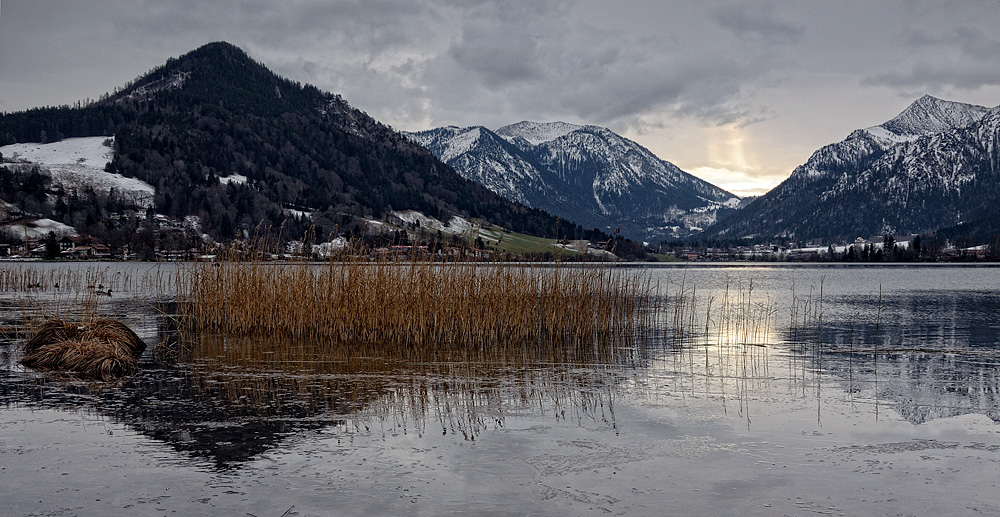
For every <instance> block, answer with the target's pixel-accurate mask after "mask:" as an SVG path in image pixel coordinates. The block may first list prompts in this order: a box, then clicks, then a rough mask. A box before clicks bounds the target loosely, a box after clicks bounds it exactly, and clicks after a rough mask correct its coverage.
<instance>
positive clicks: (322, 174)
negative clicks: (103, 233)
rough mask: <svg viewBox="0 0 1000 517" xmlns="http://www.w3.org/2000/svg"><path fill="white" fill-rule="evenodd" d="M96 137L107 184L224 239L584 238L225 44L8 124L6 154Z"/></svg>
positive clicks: (2, 119) (2, 123) (0, 129)
mask: <svg viewBox="0 0 1000 517" xmlns="http://www.w3.org/2000/svg"><path fill="white" fill-rule="evenodd" d="M100 135H105V136H109V137H111V136H113V137H114V151H115V152H114V158H113V160H112V161H111V163H110V165H109V166H108V170H109V171H110V172H115V173H119V174H122V175H124V176H126V177H129V178H136V179H139V180H142V181H144V182H146V183H148V184H149V185H152V186H153V187H155V197H154V206H155V210H156V212H158V213H162V214H165V215H168V216H172V217H177V218H181V217H184V216H191V215H193V216H198V217H199V218H200V221H201V226H202V229H203V230H204V231H205V232H207V233H209V234H211V235H212V236H213V237H215V238H216V239H218V240H227V239H230V238H233V237H235V236H236V235H237V234H238V233H240V231H241V230H243V231H252V230H253V229H254V228H259V227H263V228H267V227H271V228H273V229H274V231H277V229H278V228H281V227H282V225H284V229H283V232H284V233H285V235H286V236H301V235H302V234H303V233H304V232H305V231H306V230H307V229H308V228H310V227H314V228H315V231H316V233H317V234H318V235H324V234H325V233H327V232H332V231H334V230H339V231H341V232H343V231H344V230H346V229H348V228H351V227H355V226H358V225H361V224H363V221H364V220H365V219H384V218H385V217H387V216H388V215H389V214H390V213H392V212H393V211H398V210H417V211H419V212H422V213H424V214H427V215H428V216H431V217H437V218H446V217H447V216H449V215H460V216H463V217H465V218H468V219H473V218H480V219H483V220H485V221H488V222H490V223H493V224H497V225H499V226H503V227H506V228H509V229H511V230H514V231H519V232H524V233H530V234H533V235H542V236H553V237H555V236H560V237H570V238H573V237H583V236H584V233H586V232H584V231H583V229H581V228H580V227H578V226H576V225H573V224H570V223H568V222H566V221H564V220H562V221H561V220H558V219H556V218H555V217H552V216H550V215H548V214H546V213H544V212H542V211H540V210H535V209H530V208H526V207H524V206H522V205H519V204H516V203H513V202H510V201H508V200H505V199H503V198H501V197H500V196H498V195H496V194H494V193H492V192H490V191H489V190H487V189H486V188H484V187H482V186H480V185H478V184H476V183H474V182H471V181H468V180H466V179H464V178H462V177H461V176H459V175H458V174H456V173H455V172H454V171H453V170H452V169H451V168H450V167H448V166H447V165H445V164H443V163H441V162H440V161H439V160H438V159H437V158H435V157H434V156H433V155H432V154H431V153H429V152H428V151H427V150H425V149H423V148H422V147H420V146H418V145H415V144H413V143H412V142H410V141H409V140H408V139H407V138H405V137H403V136H402V135H401V134H400V133H398V132H396V131H394V130H393V129H391V128H389V127H388V126H385V125H383V124H381V123H379V122H377V121H375V120H374V119H372V118H371V117H369V116H368V115H367V114H365V113H363V112H361V111H358V110H356V109H354V108H352V107H351V106H349V105H348V104H347V102H346V101H344V100H343V99H342V98H340V97H339V96H338V95H334V94H331V93H327V92H322V91H320V90H319V89H317V88H316V87H314V86H311V85H304V86H303V85H300V84H298V83H295V82H293V81H290V80H287V79H284V78H281V77H279V76H277V75H276V74H274V73H273V72H271V71H270V70H268V69H267V68H266V67H264V66H263V65H261V64H260V63H257V62H255V61H254V60H252V59H251V58H250V57H248V56H247V55H246V54H245V53H244V52H243V51H242V50H240V49H239V48H237V47H235V46H233V45H231V44H228V43H224V42H217V43H210V44H208V45H205V46H203V47H200V48H198V49H196V50H194V51H192V52H189V53H187V54H185V55H183V56H181V57H179V58H175V59H170V60H168V61H167V62H166V64H165V65H163V66H161V67H158V68H156V69H154V70H152V71H151V72H149V73H147V74H145V75H143V76H142V77H140V78H138V79H136V80H135V81H133V82H132V83H130V84H128V85H126V86H125V87H123V88H122V89H120V90H119V91H116V92H115V93H114V94H112V95H108V96H106V97H104V98H102V99H100V100H99V101H97V102H94V103H91V104H88V105H85V106H76V107H57V108H38V109H33V110H28V111H25V112H19V113H10V114H3V115H0V145H3V144H11V143H15V142H46V141H53V140H59V139H63V138H69V137H84V136H100ZM290 209H294V210H290ZM303 213H305V214H308V215H306V216H303V215H302V214H303ZM262 223H263V224H262Z"/></svg>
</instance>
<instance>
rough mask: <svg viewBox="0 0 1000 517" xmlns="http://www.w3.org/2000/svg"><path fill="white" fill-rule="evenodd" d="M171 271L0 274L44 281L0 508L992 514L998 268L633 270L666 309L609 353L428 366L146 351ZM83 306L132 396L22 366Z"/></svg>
mask: <svg viewBox="0 0 1000 517" xmlns="http://www.w3.org/2000/svg"><path fill="white" fill-rule="evenodd" d="M3 265H4V266H7V265H8V264H3ZM178 267H185V266H175V265H170V264H165V265H155V264H141V263H137V264H128V263H123V264H117V263H116V264H94V263H90V264H78V265H77V264H65V263H38V264H16V265H14V264H10V265H9V267H6V268H4V267H0V269H7V270H11V269H15V270H17V271H19V272H21V273H23V272H24V271H28V270H31V271H36V272H37V275H38V276H37V278H42V279H46V282H45V285H44V286H43V287H41V288H35V289H15V288H14V287H12V285H11V284H9V283H4V282H6V281H5V280H4V279H3V278H0V284H2V285H0V326H2V328H4V329H5V334H4V337H3V339H2V341H0V479H2V480H3V482H2V484H0V513H3V514H5V515H20V514H31V515H74V514H80V515H95V514H126V513H127V514H171V513H175V514H185V515H216V514H241V515H243V514H246V515H256V516H264V515H274V516H278V515H383V514H395V515H401V514H406V515H440V514H445V513H461V514H488V515H506V514H509V515H524V514H532V515H567V514H573V515H581V514H595V515H604V514H611V515H665V514H666V515H787V514H823V515H859V514H892V515H928V514H949V515H956V514H998V513H1000V490H997V483H998V478H997V476H996V472H997V471H998V467H1000V433H998V431H1000V426H998V424H997V422H1000V410H998V407H1000V401H998V398H1000V354H998V352H1000V310H998V309H1000V275H998V273H1000V269H998V268H996V267H992V266H982V265H979V266H964V265H962V266H953V265H905V266H867V265H848V266H839V265H802V264H787V265H756V264H754V265H748V264H744V263H738V264H698V265H669V266H648V265H635V266H627V267H631V268H633V269H629V270H628V271H633V270H634V271H635V272H638V273H640V274H642V275H648V279H649V281H650V285H652V286H654V287H655V288H656V289H658V290H659V292H660V293H662V294H663V295H664V296H665V298H664V300H665V301H664V304H663V306H661V307H660V308H658V309H657V314H656V317H655V318H653V319H651V320H650V321H653V322H654V325H653V327H652V328H650V329H647V331H646V332H643V333H641V335H638V336H636V337H635V338H634V339H628V340H624V341H623V343H622V344H620V345H618V346H616V347H615V349H614V350H610V351H608V350H602V351H601V352H600V353H597V352H595V353H590V354H585V353H578V354H572V355H565V354H550V355H540V354H531V353H520V352H518V351H517V350H508V349H504V351H502V352H500V351H495V350H479V351H470V352H468V353H466V354H455V355H450V356H439V357H434V358H431V359H428V358H417V357H409V356H406V355H405V354H401V355H398V356H388V357H387V356H385V355H381V356H380V355H378V354H372V353H368V352H365V353H360V352H359V353H352V352H350V351H343V352H340V353H336V354H331V353H318V352H317V351H316V349H315V348H310V345H309V344H308V343H288V344H287V345H284V344H283V346H282V347H280V348H278V349H276V350H273V351H269V352H262V353H259V354H246V353H244V352H241V351H243V350H245V349H246V348H245V347H241V346H238V345H239V343H237V342H235V341H234V340H233V339H232V338H218V339H205V340H201V341H199V342H198V343H197V344H196V345H194V346H193V347H192V348H190V349H188V350H186V351H185V353H184V354H179V355H178V356H176V357H173V356H171V355H170V354H165V355H164V354H160V355H158V354H157V353H156V350H157V348H156V347H153V346H152V345H154V344H156V343H160V342H170V340H171V339H172V336H173V335H174V333H175V332H176V329H175V326H174V324H173V321H172V319H171V317H170V316H171V314H172V310H173V309H172V307H171V304H170V303H169V302H170V300H169V296H168V295H165V294H163V293H162V292H159V291H157V290H156V289H153V288H152V287H151V286H152V285H154V284H156V285H159V286H163V285H166V284H169V278H170V277H171V275H173V274H174V273H175V272H176V268H178ZM70 269H73V270H74V271H75V273H67V272H66V271H67V270H70ZM22 276H23V275H22ZM150 278H153V279H155V280H152V281H151V280H150ZM57 279H59V280H62V282H61V285H60V288H59V289H56V288H55V287H54V286H53V285H52V284H54V280H57ZM165 279H166V280H165ZM97 284H100V285H101V286H106V287H107V288H111V289H113V290H114V294H113V296H104V297H98V298H93V297H89V298H88V297H86V296H84V295H81V292H84V291H86V288H87V286H89V285H97ZM4 289H5V290H4ZM85 300H90V301H91V302H92V303H94V304H95V305H93V306H91V307H90V308H91V309H92V310H95V311H98V312H100V313H102V314H105V315H109V316H112V317H115V318H116V319H119V320H121V321H123V322H125V323H126V324H128V325H129V326H130V327H131V328H132V329H133V330H135V331H136V332H137V333H138V334H139V336H140V337H141V338H143V340H144V341H145V342H146V343H147V344H149V345H150V346H149V347H148V348H147V350H146V353H145V355H144V356H143V359H142V361H141V367H140V369H139V370H138V371H137V372H136V373H135V374H134V375H130V376H128V377H125V378H123V379H121V380H119V381H117V382H111V383H97V382H84V381H79V380H73V379H72V378H68V377H66V376H59V375H53V374H42V373H38V372H34V371H31V370H29V369H25V368H23V367H21V366H20V365H19V364H18V363H17V361H18V359H19V358H20V350H19V347H20V346H21V345H22V344H23V338H19V337H18V335H17V333H16V330H17V327H18V326H20V325H21V324H22V322H23V320H24V318H25V317H32V316H36V315H39V314H65V315H70V314H72V312H73V311H75V310H77V309H78V308H79V306H80V304H81V303H83V301H85Z"/></svg>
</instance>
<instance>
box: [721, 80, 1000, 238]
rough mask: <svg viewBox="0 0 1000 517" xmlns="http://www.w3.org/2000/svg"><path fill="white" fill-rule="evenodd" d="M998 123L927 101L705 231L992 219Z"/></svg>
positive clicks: (887, 229)
mask: <svg viewBox="0 0 1000 517" xmlns="http://www.w3.org/2000/svg"><path fill="white" fill-rule="evenodd" d="M998 119H1000V107H998V108H994V109H992V110H991V109H989V108H985V107H983V106H974V105H970V104H963V103H958V102H949V101H944V100H941V99H936V98H934V97H931V96H924V97H921V98H920V99H918V100H917V101H915V102H914V103H913V104H911V105H910V106H909V107H908V108H906V110H904V111H903V112H902V113H900V114H899V115H898V116H896V117H895V118H893V119H892V120H890V121H888V122H885V123H883V124H880V125H877V126H873V127H869V128H866V129H859V130H856V131H854V132H852V133H851V134H850V135H849V136H848V137H847V138H846V139H844V140H843V141H841V142H838V143H835V144H830V145H827V146H825V147H823V148H821V149H819V150H817V151H816V152H815V153H813V155H812V156H811V157H810V158H809V160H808V161H807V162H806V163H805V164H803V165H800V166H799V167H797V168H796V169H795V170H794V171H793V172H792V174H791V176H790V177H789V178H788V179H787V180H785V181H784V182H783V183H781V184H780V185H778V186H777V187H775V188H774V189H773V190H772V191H770V192H768V193H767V194H765V195H764V196H762V197H761V198H759V199H757V200H755V201H754V202H753V203H751V204H749V205H748V206H747V207H746V208H744V209H741V210H740V211H739V212H737V213H736V214H734V215H733V216H732V217H730V218H728V219H726V220H724V221H721V222H719V223H718V224H716V225H715V226H713V227H712V228H710V229H709V230H708V231H707V232H706V234H707V235H708V236H712V237H720V238H747V239H752V240H756V241H762V240H772V239H792V240H804V239H826V240H831V241H837V240H839V241H846V240H852V239H854V238H856V237H858V236H861V237H869V236H873V235H880V234H885V233H897V234H900V233H921V232H929V231H934V230H938V229H942V228H949V227H953V226H956V225H963V224H975V225H978V224H981V223H982V222H983V221H986V220H991V219H995V218H996V216H997V215H1000V214H998V211H997V210H998V209H997V207H998V206H1000V205H998V204H997V203H998V202H1000V170H998V168H997V165H998V162H1000V160H998V155H997V152H998V151H997V130H998V123H997V121H998ZM967 229H968V230H970V231H977V230H975V229H974V228H973V226H969V227H968V228H967Z"/></svg>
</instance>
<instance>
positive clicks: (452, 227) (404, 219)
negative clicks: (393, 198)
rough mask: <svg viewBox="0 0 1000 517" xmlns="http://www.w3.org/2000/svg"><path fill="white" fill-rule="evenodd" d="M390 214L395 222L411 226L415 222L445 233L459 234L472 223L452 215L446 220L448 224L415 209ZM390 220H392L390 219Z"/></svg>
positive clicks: (427, 228)
mask: <svg viewBox="0 0 1000 517" xmlns="http://www.w3.org/2000/svg"><path fill="white" fill-rule="evenodd" d="M392 216H393V217H394V218H395V219H397V221H395V222H397V223H399V222H401V223H402V224H403V225H406V226H412V225H413V224H414V223H416V224H417V225H418V226H419V227H420V228H422V229H424V230H431V231H438V232H441V233H443V234H447V235H461V234H463V233H466V232H468V231H469V230H471V229H472V223H470V222H469V221H468V220H466V219H465V218H463V217H459V216H453V217H452V218H451V219H449V220H448V224H445V223H443V222H441V221H439V220H438V219H435V218H433V217H430V216H426V215H424V214H423V213H421V212H418V211H416V210H400V211H397V212H393V213H392ZM390 222H393V221H392V220H390Z"/></svg>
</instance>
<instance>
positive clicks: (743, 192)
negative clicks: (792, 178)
mask: <svg viewBox="0 0 1000 517" xmlns="http://www.w3.org/2000/svg"><path fill="white" fill-rule="evenodd" d="M687 172H689V173H691V174H692V175H693V176H697V177H699V178H701V179H703V180H705V181H707V182H709V183H711V184H713V185H716V186H718V187H720V188H723V189H726V190H727V191H729V192H732V193H733V194H736V195H737V196H740V197H747V196H760V195H762V194H764V193H766V192H767V191H769V190H771V189H772V188H774V187H775V186H776V185H777V184H778V183H781V181H782V180H784V178H783V177H780V176H777V177H776V176H756V175H752V174H750V173H747V172H744V171H738V170H731V169H724V168H715V167H696V168H694V169H690V170H688V171H687Z"/></svg>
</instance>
